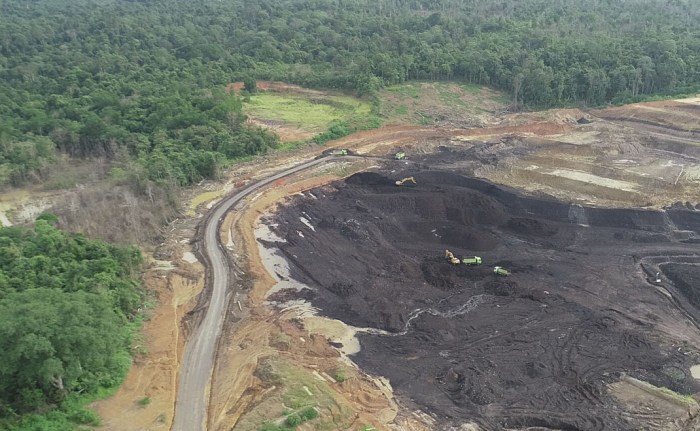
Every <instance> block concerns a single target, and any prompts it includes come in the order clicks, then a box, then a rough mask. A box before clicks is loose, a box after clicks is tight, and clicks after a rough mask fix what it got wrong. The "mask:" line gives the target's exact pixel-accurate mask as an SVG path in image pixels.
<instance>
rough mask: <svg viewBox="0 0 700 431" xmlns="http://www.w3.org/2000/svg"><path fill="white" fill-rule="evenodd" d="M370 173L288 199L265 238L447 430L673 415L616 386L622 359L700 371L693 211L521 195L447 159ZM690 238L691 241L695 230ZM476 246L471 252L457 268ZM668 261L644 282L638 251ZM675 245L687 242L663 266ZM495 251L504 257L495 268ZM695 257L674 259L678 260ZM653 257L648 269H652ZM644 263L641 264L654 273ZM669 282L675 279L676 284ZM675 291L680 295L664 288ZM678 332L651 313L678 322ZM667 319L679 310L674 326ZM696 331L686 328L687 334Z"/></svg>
mask: <svg viewBox="0 0 700 431" xmlns="http://www.w3.org/2000/svg"><path fill="white" fill-rule="evenodd" d="M408 174H410V175H413V176H415V179H416V181H417V183H418V184H417V185H416V186H412V185H411V186H403V187H397V186H395V185H394V181H395V180H396V179H398V178H401V177H402V176H408V175H399V174H394V175H392V177H391V178H388V177H386V176H384V175H382V174H380V173H362V174H357V175H354V176H352V177H350V178H348V179H347V180H346V181H345V182H341V183H337V184H334V185H332V186H328V187H324V188H320V189H315V190H312V191H311V192H309V193H307V194H305V195H303V196H299V197H296V198H295V199H294V200H293V201H292V202H291V203H290V204H289V205H287V206H286V207H284V208H282V209H281V210H280V212H279V213H278V214H277V215H276V216H275V219H276V220H275V223H276V224H277V227H276V228H275V229H276V230H277V233H278V234H279V235H280V236H281V237H282V238H284V240H285V241H284V242H279V243H277V244H276V246H277V247H279V250H280V251H281V253H282V254H283V255H284V256H286V258H287V259H288V260H289V262H290V264H291V266H292V273H293V275H294V277H295V278H297V279H298V280H299V281H301V282H304V283H306V284H308V285H309V286H310V287H312V288H313V290H314V292H313V294H312V295H310V294H309V292H308V291H307V292H305V293H304V294H303V295H304V297H305V298H307V299H309V298H311V299H310V301H311V302H312V304H313V305H314V306H316V307H318V308H319V309H320V310H321V314H323V315H326V316H329V317H332V318H336V319H340V320H342V321H344V322H347V323H349V324H352V325H354V326H357V327H362V328H373V329H374V330H373V331H370V332H368V333H364V334H363V335H361V336H360V341H361V345H362V350H361V352H360V353H359V354H357V355H356V356H355V357H354V360H355V361H356V362H357V363H358V364H359V365H360V366H361V367H362V368H363V369H365V370H367V371H368V372H370V373H374V374H379V375H383V376H386V377H388V378H389V379H390V380H391V383H392V385H393V387H394V388H395V390H396V393H397V395H398V396H399V397H402V398H403V399H404V400H411V401H410V402H414V403H416V404H417V405H418V406H419V407H421V408H422V409H423V410H424V411H426V412H429V413H430V414H431V415H433V416H434V417H435V418H436V419H437V420H438V423H439V424H441V425H440V426H441V427H447V426H448V425H455V424H459V423H462V422H466V421H473V422H476V423H478V424H479V425H480V426H481V427H482V428H484V429H503V428H524V427H542V428H545V429H564V430H604V429H605V430H612V429H615V430H636V429H645V428H646V429H657V428H656V426H661V425H663V426H666V425H667V424H668V423H669V421H673V420H675V425H674V426H676V425H677V426H678V427H680V428H678V429H682V427H683V426H684V425H683V424H684V421H685V420H687V417H686V418H680V419H677V418H676V419H669V418H667V417H665V416H664V415H663V413H661V412H656V411H655V410H654V409H653V406H652V407H650V408H649V409H646V410H644V409H637V410H635V409H632V408H630V407H629V406H627V405H623V404H621V403H620V402H619V401H618V400H617V399H616V398H614V397H613V396H612V395H610V390H609V384H611V383H613V382H616V381H619V380H620V377H621V376H622V375H623V373H624V374H627V375H630V376H632V377H635V378H637V379H640V380H644V381H647V382H650V383H652V384H653V385H656V386H660V387H666V388H669V389H671V390H673V391H676V392H678V393H681V394H693V393H696V392H698V391H699V390H700V385H698V383H697V381H696V380H695V379H693V378H692V376H691V374H690V372H689V368H690V366H692V365H695V364H697V363H700V359H699V358H698V355H697V353H696V352H697V351H696V350H695V349H694V348H692V347H691V346H689V345H687V344H684V343H682V340H685V339H687V338H688V337H690V335H688V334H696V333H697V327H696V326H695V322H694V320H693V318H692V317H690V316H692V315H694V314H693V313H690V314H689V311H692V310H684V309H682V308H683V305H682V304H686V305H687V306H688V307H693V306H695V305H696V304H700V301H699V300H698V299H697V298H698V297H700V294H698V293H697V292H698V290H697V289H698V284H697V282H696V281H697V280H700V275H698V274H700V270H698V269H697V267H695V266H694V265H693V262H688V260H689V259H690V260H691V261H692V260H693V259H692V258H688V257H687V256H692V255H694V254H695V253H696V249H697V244H694V241H692V239H693V238H697V232H694V231H686V232H684V233H683V234H682V235H681V234H678V232H677V230H678V227H677V226H676V225H675V224H674V223H673V220H683V221H684V223H683V224H684V226H690V227H691V228H692V227H693V226H696V225H700V224H698V221H700V212H695V211H691V210H688V211H687V212H683V213H682V214H674V215H673V220H672V217H669V216H668V214H666V213H663V212H655V211H645V210H629V209H626V210H615V209H594V208H586V207H583V206H580V205H570V204H568V203H562V202H556V201H550V200H541V199H536V198H532V197H525V196H522V195H520V194H518V193H516V192H513V191H510V190H506V189H503V188H499V187H496V186H494V185H492V184H489V183H486V182H483V181H480V180H475V179H470V178H466V177H462V176H460V175H457V174H454V173H447V172H441V171H425V172H417V173H416V172H410V173H408ZM689 240H691V241H689ZM446 249H449V250H450V251H452V252H453V253H454V254H455V255H456V256H457V257H460V258H461V257H468V256H474V255H477V256H480V257H481V258H482V259H483V262H484V264H483V265H481V266H467V265H462V264H460V265H452V264H450V263H449V262H448V261H447V260H446V259H445V258H444V254H445V250H446ZM654 256H664V257H663V258H661V259H660V261H659V259H657V260H656V261H655V263H654V264H655V265H660V268H661V270H664V269H666V270H668V272H669V274H668V275H667V276H665V277H664V281H663V283H662V284H663V286H654V285H653V284H652V283H650V282H649V281H648V280H647V274H645V272H644V271H642V267H641V265H642V263H643V262H642V261H643V260H644V259H652V258H653V257H654ZM674 256H686V257H685V258H684V259H685V261H684V265H682V266H679V265H673V264H671V263H672V262H673V261H674ZM496 265H499V266H502V267H505V268H507V269H508V270H510V271H511V272H512V274H511V276H509V277H499V276H497V275H495V274H494V272H493V267H494V266H496ZM686 266H688V267H692V268H693V271H685V270H684V267H686ZM656 268H658V266H657V267H656ZM650 270H651V271H653V270H655V269H647V271H650ZM676 283H678V284H679V285H680V288H679V289H677V288H676V287H675V285H674V284H676ZM660 287H661V288H663V289H665V290H666V291H668V292H669V293H670V294H671V295H672V296H673V297H674V298H675V297H679V298H681V299H683V298H687V299H683V300H682V301H680V304H681V305H679V301H674V300H672V299H669V298H668V297H666V296H664V295H663V294H662V293H660V291H659V288H660ZM684 319H685V326H683V328H686V329H685V330H687V333H683V332H679V333H676V334H671V335H669V334H668V332H664V331H662V329H661V328H662V327H665V326H664V325H666V324H671V323H673V322H676V323H677V322H679V321H684ZM674 324H675V323H674ZM693 336H695V335H693Z"/></svg>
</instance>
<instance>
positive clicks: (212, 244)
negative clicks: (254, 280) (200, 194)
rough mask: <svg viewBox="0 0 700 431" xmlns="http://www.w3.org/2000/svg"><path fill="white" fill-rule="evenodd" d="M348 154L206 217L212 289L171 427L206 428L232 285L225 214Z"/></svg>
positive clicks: (190, 344)
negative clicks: (223, 235)
mask: <svg viewBox="0 0 700 431" xmlns="http://www.w3.org/2000/svg"><path fill="white" fill-rule="evenodd" d="M345 158H355V157H353V156H338V157H336V156H328V157H322V158H319V159H315V160H311V161H308V162H304V163H301V164H299V165H296V166H294V167H292V168H290V169H286V170H284V171H282V172H279V173H277V174H275V175H272V176H270V177H268V178H266V179H264V180H261V181H259V182H257V183H255V184H253V185H251V186H248V187H246V188H245V189H243V190H242V191H240V192H238V193H236V194H234V195H233V196H230V197H228V198H226V199H224V200H223V201H221V202H220V203H219V204H218V205H216V206H215V207H214V209H213V210H212V212H211V215H210V216H209V218H208V220H207V221H206V225H205V229H204V247H203V250H202V253H203V254H204V257H205V260H206V262H205V265H206V266H207V267H208V268H207V270H208V271H211V277H210V279H209V281H210V286H206V287H205V289H211V298H210V300H209V306H208V307H207V310H206V314H205V316H204V319H202V322H201V323H200V325H199V327H197V329H196V330H195V331H194V333H193V334H192V335H191V337H190V339H189V340H188V341H187V344H186V346H185V353H184V355H183V360H182V363H181V365H180V374H179V381H178V389H177V398H176V401H175V419H174V420H173V425H172V428H171V430H172V431H200V430H202V431H203V430H206V429H207V411H208V406H209V392H208V391H209V384H210V381H211V376H212V371H213V368H214V357H215V355H216V345H217V341H218V339H219V335H220V334H221V329H222V327H223V322H224V316H225V313H226V309H227V302H228V301H227V289H228V287H229V285H230V280H229V264H228V260H227V258H226V252H225V251H224V247H223V245H222V244H221V242H220V241H219V227H220V225H221V222H222V221H223V219H224V215H225V214H226V213H227V212H228V211H229V210H230V209H231V208H233V207H234V206H235V205H236V204H238V203H239V202H240V201H241V200H242V199H244V198H245V197H246V196H248V195H250V194H251V193H254V192H256V191H258V190H260V189H261V188H263V187H265V186H267V185H268V184H270V183H272V182H273V181H276V180H278V179H280V178H283V177H286V176H289V175H292V174H294V173H296V172H299V171H302V170H304V169H308V168H311V167H314V166H316V165H320V164H322V163H326V162H328V161H331V160H338V159H345Z"/></svg>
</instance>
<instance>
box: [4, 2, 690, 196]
mask: <svg viewBox="0 0 700 431" xmlns="http://www.w3.org/2000/svg"><path fill="white" fill-rule="evenodd" d="M246 77H255V78H257V79H263V78H264V79H275V80H282V81H289V82H293V83H298V84H302V85H306V86H310V87H324V88H337V89H345V90H349V91H354V92H357V93H358V94H361V95H366V94H370V93H372V92H373V91H374V90H376V89H378V88H380V87H381V86H383V85H388V84H395V83H400V82H402V81H405V80H461V81H466V82H470V83H475V84H483V85H488V86H492V87H495V88H498V89H502V90H505V91H507V92H509V93H510V94H511V95H512V97H513V100H514V102H516V103H517V104H524V105H525V106H527V107H533V108H534V107H549V106H558V105H567V104H585V105H599V104H603V103H607V102H611V101H612V102H622V101H633V100H638V99H639V98H641V97H644V96H648V95H654V94H662V95H663V94H675V93H682V92H688V91H691V90H697V89H698V88H699V84H700V8H698V7H697V3H696V2H695V1H694V0H590V1H585V2H584V1H580V0H495V1H494V0H258V1H244V0H224V1H219V0H217V1H209V0H204V1H196V2H192V1H184V0H160V1H126V0H92V1H87V0H71V1H67V0H32V1H24V0H23V1H19V0H0V183H5V184H7V183H11V184H21V183H23V182H26V181H29V180H33V179H40V178H41V176H42V173H44V172H46V170H47V169H50V166H51V163H52V159H53V158H54V157H55V154H56V151H61V152H65V153H67V154H69V155H72V156H78V157H94V156H100V157H102V156H106V157H108V158H110V159H112V160H125V159H128V160H137V161H138V162H139V164H138V166H141V167H142V169H140V170H139V172H138V176H139V177H140V178H141V177H148V178H149V179H151V180H153V181H157V182H161V183H173V184H185V185H186V184H190V183H192V182H194V181H198V180H199V179H201V178H207V177H212V176H215V175H216V173H217V172H218V170H219V168H220V167H221V166H222V165H223V164H225V163H226V162H227V161H230V160H232V159H235V158H237V157H241V156H244V155H249V154H256V153H261V152H264V151H265V150H266V149H267V148H269V147H271V146H275V145H276V143H277V141H276V139H275V137H274V136H273V135H271V134H269V133H266V132H264V131H262V130H260V129H256V128H250V127H247V126H246V125H245V123H244V116H243V115H242V114H241V101H240V100H239V98H238V97H237V96H235V95H228V94H226V93H225V92H224V88H225V85H226V84H227V83H229V82H231V81H236V80H242V79H243V78H246ZM130 166H133V164H131V165H130ZM134 175H136V174H134Z"/></svg>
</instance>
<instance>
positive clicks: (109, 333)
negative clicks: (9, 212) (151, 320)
mask: <svg viewBox="0 0 700 431" xmlns="http://www.w3.org/2000/svg"><path fill="white" fill-rule="evenodd" d="M47 219H48V220H50V219H51V217H44V218H40V219H39V220H37V221H36V224H35V225H34V228H33V229H27V228H14V227H13V228H0V346H2V349H0V429H15V427H17V429H23V430H34V429H36V430H44V429H46V430H49V429H50V430H64V429H66V430H69V429H72V427H73V426H72V425H71V423H89V424H97V421H98V419H97V418H96V417H95V415H94V413H91V412H89V411H86V410H84V409H83V408H82V405H81V402H80V397H83V399H85V397H89V396H91V395H93V396H94V394H96V393H98V392H99V391H100V390H104V389H105V388H111V387H114V386H115V385H117V384H119V383H121V381H122V379H123V377H124V375H125V373H126V371H127V370H128V369H129V366H130V364H131V358H130V355H129V349H130V344H131V337H132V335H133V333H134V331H135V330H136V328H137V326H138V325H137V324H136V323H135V322H136V320H137V319H136V317H137V310H138V309H139V307H142V306H143V303H144V292H143V290H142V287H141V285H140V283H139V282H138V281H137V280H138V279H137V277H138V269H139V266H140V264H141V254H140V252H139V251H138V250H137V249H135V248H118V247H114V246H110V245H107V244H105V243H104V242H101V241H94V240H88V239H86V238H85V237H83V236H81V235H69V234H66V233H64V232H62V231H60V230H58V229H56V228H55V227H53V226H52V224H51V223H50V222H49V221H47ZM52 409H53V411H52V413H49V414H48V415H46V416H40V415H32V413H36V412H47V411H48V410H52ZM49 423H51V424H52V425H51V426H49V425H48V424H49Z"/></svg>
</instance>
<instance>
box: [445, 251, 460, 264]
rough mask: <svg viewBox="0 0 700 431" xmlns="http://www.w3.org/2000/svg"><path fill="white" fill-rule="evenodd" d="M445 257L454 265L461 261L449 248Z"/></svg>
mask: <svg viewBox="0 0 700 431" xmlns="http://www.w3.org/2000/svg"><path fill="white" fill-rule="evenodd" d="M445 259H447V260H448V261H449V262H450V263H451V264H453V265H459V263H460V261H459V259H457V258H456V257H455V255H454V254H452V252H451V251H449V250H445Z"/></svg>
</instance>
